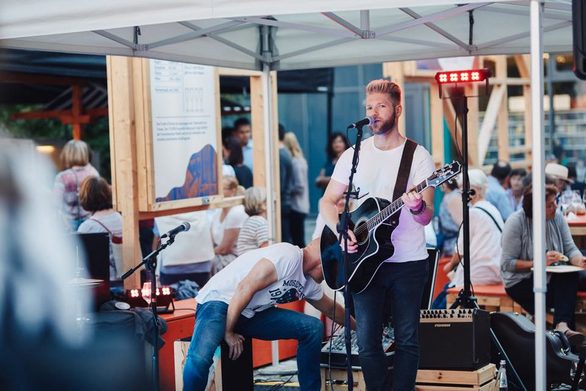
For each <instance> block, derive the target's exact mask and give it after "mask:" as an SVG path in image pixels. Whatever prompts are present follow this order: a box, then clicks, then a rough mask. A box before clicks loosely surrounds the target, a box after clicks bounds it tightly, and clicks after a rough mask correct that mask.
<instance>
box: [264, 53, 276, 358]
mask: <svg viewBox="0 0 586 391" xmlns="http://www.w3.org/2000/svg"><path fill="white" fill-rule="evenodd" d="M261 78H262V89H263V91H262V99H263V117H264V121H263V122H264V124H265V129H264V131H265V145H264V149H265V151H266V156H267V158H266V159H265V173H266V175H265V178H266V184H265V187H266V189H267V220H268V222H269V238H276V237H277V229H276V227H277V224H276V208H275V199H276V194H275V189H276V188H277V186H278V185H279V184H278V183H277V184H275V183H274V174H275V173H274V165H273V162H274V161H275V160H274V156H275V148H274V145H275V140H274V136H275V132H274V131H273V129H274V128H275V126H274V118H273V104H272V103H273V100H272V92H273V88H272V85H271V82H272V81H271V69H270V66H269V65H268V64H266V63H265V64H263V67H262V77H261ZM271 357H272V364H273V365H278V364H279V341H272V342H271Z"/></svg>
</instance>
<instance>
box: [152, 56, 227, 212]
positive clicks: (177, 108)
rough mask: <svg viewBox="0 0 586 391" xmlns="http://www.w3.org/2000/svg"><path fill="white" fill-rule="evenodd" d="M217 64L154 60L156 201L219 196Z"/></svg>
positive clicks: (153, 140)
mask: <svg viewBox="0 0 586 391" xmlns="http://www.w3.org/2000/svg"><path fill="white" fill-rule="evenodd" d="M215 82H216V74H215V70H214V68H213V67H209V66H203V65H196V64H185V63H179V62H171V61H163V60H150V94H151V113H152V132H153V134H152V143H153V167H154V173H153V174H154V193H155V202H166V201H176V200H185V199H190V198H199V197H208V196H213V195H217V194H218V190H219V189H218V159H217V153H218V145H217V129H216V128H217V121H216V106H217V104H218V101H219V100H218V98H217V96H216V89H215Z"/></svg>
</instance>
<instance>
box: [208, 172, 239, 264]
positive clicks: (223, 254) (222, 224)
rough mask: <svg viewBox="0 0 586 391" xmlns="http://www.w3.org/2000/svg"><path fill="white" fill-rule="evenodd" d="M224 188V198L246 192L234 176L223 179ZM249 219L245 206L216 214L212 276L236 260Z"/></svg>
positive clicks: (227, 209) (213, 227)
mask: <svg viewBox="0 0 586 391" xmlns="http://www.w3.org/2000/svg"><path fill="white" fill-rule="evenodd" d="M222 188H223V193H224V197H235V196H237V195H241V194H242V193H243V192H244V189H243V188H242V186H239V185H238V180H237V179H236V178H235V177H233V176H225V177H223V178H222ZM247 218H248V215H247V214H246V212H245V211H244V206H243V205H236V206H232V207H228V208H223V209H220V210H218V211H216V212H215V214H214V216H213V217H212V226H211V230H212V239H213V241H214V254H215V257H214V259H213V261H212V274H215V273H217V272H219V271H220V270H222V269H223V268H224V267H225V266H226V265H228V264H229V263H230V262H232V261H233V260H234V259H235V258H236V244H237V241H238V235H239V234H240V229H241V228H242V225H243V224H244V221H245V220H246V219H247Z"/></svg>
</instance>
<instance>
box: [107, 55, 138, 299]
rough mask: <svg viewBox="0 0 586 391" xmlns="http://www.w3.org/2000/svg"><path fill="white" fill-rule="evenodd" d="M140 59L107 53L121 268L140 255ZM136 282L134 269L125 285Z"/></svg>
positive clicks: (113, 183)
mask: <svg viewBox="0 0 586 391" xmlns="http://www.w3.org/2000/svg"><path fill="white" fill-rule="evenodd" d="M140 61H141V59H140V58H129V57H120V56H107V57H106V67H107V73H108V107H109V108H110V116H109V118H110V156H111V162H112V187H113V194H114V195H115V205H116V208H117V209H118V211H120V212H121V213H122V217H123V223H122V235H123V237H124V243H123V245H122V249H123V265H124V266H123V269H124V270H129V269H130V268H132V267H133V266H134V265H135V264H136V262H137V261H138V260H140V259H141V258H142V257H141V251H140V246H139V237H138V220H139V213H138V183H137V172H136V171H137V167H136V165H137V164H136V148H135V146H136V132H137V129H136V119H135V111H136V109H135V104H136V103H137V102H136V101H138V102H140V101H141V100H142V96H135V91H134V77H135V73H136V68H137V67H138V68H140ZM135 98H136V101H135ZM139 104H140V103H139ZM139 284H140V275H139V273H134V274H133V275H132V276H130V277H129V278H127V279H126V280H125V281H124V287H125V288H135V287H138V286H139Z"/></svg>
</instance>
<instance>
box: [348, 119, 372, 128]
mask: <svg viewBox="0 0 586 391" xmlns="http://www.w3.org/2000/svg"><path fill="white" fill-rule="evenodd" d="M373 122H374V121H373V119H372V117H366V118H363V119H361V120H360V121H358V122H354V123H352V124H350V125H348V129H351V128H361V127H363V126H364V125H372V123H373Z"/></svg>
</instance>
